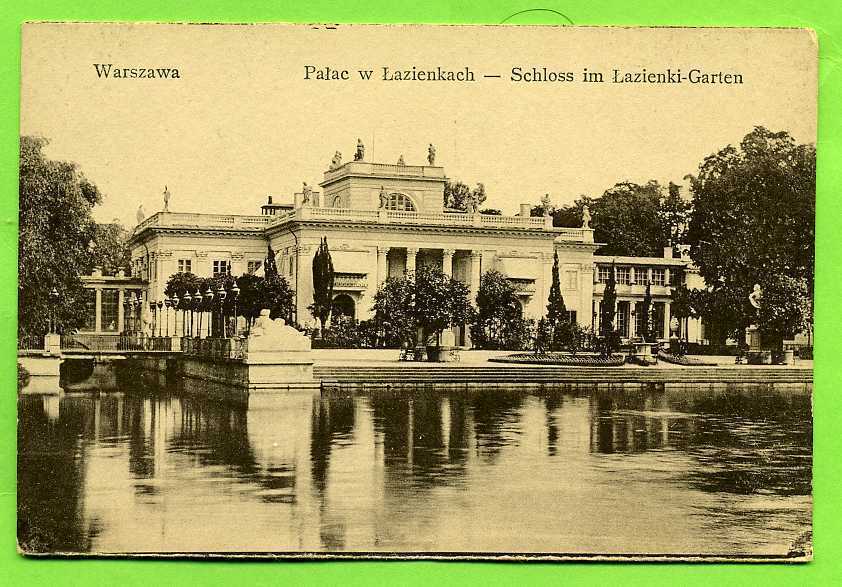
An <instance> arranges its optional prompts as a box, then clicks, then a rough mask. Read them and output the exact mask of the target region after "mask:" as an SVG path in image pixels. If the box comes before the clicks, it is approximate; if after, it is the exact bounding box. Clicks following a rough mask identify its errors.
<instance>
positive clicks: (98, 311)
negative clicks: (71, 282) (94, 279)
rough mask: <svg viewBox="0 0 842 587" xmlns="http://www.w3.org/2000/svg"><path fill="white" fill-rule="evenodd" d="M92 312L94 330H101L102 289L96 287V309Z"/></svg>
mask: <svg viewBox="0 0 842 587" xmlns="http://www.w3.org/2000/svg"><path fill="white" fill-rule="evenodd" d="M95 312H96V313H95V314H94V316H95V317H94V324H95V326H94V332H102V289H101V288H99V287H98V288H96V310H95Z"/></svg>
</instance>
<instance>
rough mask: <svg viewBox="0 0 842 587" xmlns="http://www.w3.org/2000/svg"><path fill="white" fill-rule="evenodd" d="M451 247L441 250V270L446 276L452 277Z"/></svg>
mask: <svg viewBox="0 0 842 587" xmlns="http://www.w3.org/2000/svg"><path fill="white" fill-rule="evenodd" d="M455 252H456V251H454V250H453V249H443V250H442V252H441V270H442V272H444V274H445V275H447V276H448V277H453V254H454V253H455Z"/></svg>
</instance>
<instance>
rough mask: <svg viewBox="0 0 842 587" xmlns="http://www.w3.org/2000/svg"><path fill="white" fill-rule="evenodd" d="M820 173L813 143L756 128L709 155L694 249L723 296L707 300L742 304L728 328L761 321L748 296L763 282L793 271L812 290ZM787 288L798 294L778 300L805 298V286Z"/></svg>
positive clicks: (694, 184) (696, 210) (698, 192)
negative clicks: (802, 292)
mask: <svg viewBox="0 0 842 587" xmlns="http://www.w3.org/2000/svg"><path fill="white" fill-rule="evenodd" d="M815 172H816V151H815V147H814V146H813V145H799V144H796V142H795V140H794V139H793V138H792V137H791V136H790V135H789V134H788V133H786V132H771V131H769V130H767V129H765V128H763V127H756V128H755V129H754V130H752V132H750V133H749V134H747V135H746V136H745V137H744V138H743V140H742V142H741V143H740V145H739V146H738V147H734V146H732V145H728V146H726V147H725V148H723V149H721V150H720V151H718V152H717V153H715V154H712V155H709V156H708V157H706V158H705V159H704V161H703V162H702V163H701V165H700V166H699V173H698V175H697V176H695V177H692V178H691V189H692V193H693V211H692V214H691V216H690V228H689V231H688V235H687V240H688V243H689V244H690V245H691V248H690V256H691V257H692V259H693V261H694V262H695V264H696V265H697V266H698V267H699V273H700V275H701V276H702V277H703V278H704V280H705V282H707V283H708V284H710V285H711V290H710V294H709V295H717V296H719V297H720V298H721V299H720V300H719V301H717V302H715V303H714V302H713V300H709V299H707V300H704V301H705V302H707V303H708V307H710V306H726V305H727V304H729V303H730V304H733V306H734V308H735V309H737V310H738V312H737V314H736V315H735V316H734V317H733V318H734V322H733V323H731V324H730V325H728V330H730V331H732V332H739V331H740V330H742V328H744V327H745V326H748V325H749V324H750V323H752V322H753V321H754V320H755V314H754V312H753V310H752V309H751V307H750V305H748V304H747V303H745V299H746V297H747V296H748V294H749V293H750V292H751V291H752V288H753V285H754V284H755V283H759V284H762V283H763V282H764V281H765V280H767V279H769V278H770V277H771V276H777V277H778V278H780V279H782V278H783V277H788V278H791V279H793V280H796V281H802V280H803V281H804V282H805V284H806V288H807V291H808V292H812V289H813V281H814V275H815V269H814V259H815V245H814V236H815V205H816V175H815ZM774 287H776V285H774ZM784 289H785V290H786V291H789V292H790V293H791V294H792V295H793V296H795V297H794V298H792V299H790V300H784V299H782V298H775V303H778V302H780V303H783V304H784V307H789V306H791V305H793V304H796V305H797V304H798V303H800V301H799V297H798V296H799V291H800V290H799V289H798V288H794V287H790V288H784ZM782 291H783V290H782ZM769 310H770V311H771V308H769Z"/></svg>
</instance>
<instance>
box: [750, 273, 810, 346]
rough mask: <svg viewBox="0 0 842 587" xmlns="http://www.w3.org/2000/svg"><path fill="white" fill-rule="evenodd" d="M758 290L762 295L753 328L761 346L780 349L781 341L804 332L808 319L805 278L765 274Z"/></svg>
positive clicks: (808, 310) (808, 296) (808, 306)
mask: <svg viewBox="0 0 842 587" xmlns="http://www.w3.org/2000/svg"><path fill="white" fill-rule="evenodd" d="M760 287H761V288H762V290H763V295H762V297H761V299H760V308H759V309H758V311H757V326H758V328H759V329H760V332H761V333H762V336H763V343H764V345H768V347H773V348H775V349H776V350H783V341H784V339H785V338H790V337H792V336H794V335H795V334H796V333H797V332H801V331H802V330H805V329H807V327H808V325H809V323H810V321H811V319H812V316H811V315H810V312H811V305H810V294H809V291H808V289H807V280H806V279H803V278H802V279H794V278H792V277H788V276H786V275H776V274H771V275H768V276H767V277H766V278H765V279H763V280H762V282H761V284H760Z"/></svg>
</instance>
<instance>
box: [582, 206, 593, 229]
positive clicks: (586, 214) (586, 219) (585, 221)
mask: <svg viewBox="0 0 842 587" xmlns="http://www.w3.org/2000/svg"><path fill="white" fill-rule="evenodd" d="M590 227H591V209H590V208H588V207H587V206H582V228H590Z"/></svg>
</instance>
